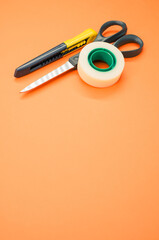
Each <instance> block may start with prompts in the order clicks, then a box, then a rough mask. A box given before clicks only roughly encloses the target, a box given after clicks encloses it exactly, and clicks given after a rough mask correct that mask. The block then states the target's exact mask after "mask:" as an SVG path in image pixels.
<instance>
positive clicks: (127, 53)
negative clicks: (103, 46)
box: [113, 34, 144, 58]
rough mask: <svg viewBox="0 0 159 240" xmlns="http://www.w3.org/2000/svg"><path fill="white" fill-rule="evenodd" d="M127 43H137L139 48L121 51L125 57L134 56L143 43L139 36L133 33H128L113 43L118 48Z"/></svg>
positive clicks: (139, 50) (138, 52) (139, 51)
mask: <svg viewBox="0 0 159 240" xmlns="http://www.w3.org/2000/svg"><path fill="white" fill-rule="evenodd" d="M127 43H137V44H138V45H139V48H137V49H134V50H129V51H121V52H122V54H123V56H124V57H125V58H131V57H135V56H137V55H139V54H140V53H141V51H142V49H143V45H144V43H143V41H142V39H141V38H139V37H138V36H136V35H133V34H128V35H125V36H123V37H121V38H120V39H118V40H117V41H116V42H115V43H114V44H113V45H114V46H115V47H117V48H119V47H121V46H123V45H125V44H127Z"/></svg>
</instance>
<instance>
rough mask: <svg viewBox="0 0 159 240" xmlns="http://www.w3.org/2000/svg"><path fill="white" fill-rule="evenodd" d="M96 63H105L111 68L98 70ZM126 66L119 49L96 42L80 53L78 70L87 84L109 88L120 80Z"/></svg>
mask: <svg viewBox="0 0 159 240" xmlns="http://www.w3.org/2000/svg"><path fill="white" fill-rule="evenodd" d="M94 61H104V62H106V63H107V64H108V65H109V67H108V68H104V69H102V68H98V67H96V66H95V65H94V63H93V62H94ZM124 65H125V61H124V57H123V55H122V53H121V52H120V51H119V49H118V48H116V47H115V46H113V45H111V44H109V43H105V42H94V43H90V44H88V45H86V46H85V47H84V48H83V49H82V51H81V52H80V55H79V61H78V66H77V69H78V73H79V75H80V77H81V78H82V79H83V81H84V82H86V83H87V84H89V85H91V86H94V87H108V86H111V85H113V84H114V83H116V82H117V81H118V80H119V78H120V75H121V73H122V71H123V69H124Z"/></svg>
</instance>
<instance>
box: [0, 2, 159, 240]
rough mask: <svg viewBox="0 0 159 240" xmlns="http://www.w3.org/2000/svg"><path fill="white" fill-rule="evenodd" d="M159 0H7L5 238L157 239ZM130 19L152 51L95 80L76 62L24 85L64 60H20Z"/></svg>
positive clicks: (1, 98)
mask: <svg viewBox="0 0 159 240" xmlns="http://www.w3.org/2000/svg"><path fill="white" fill-rule="evenodd" d="M158 7H159V4H158V1H157V0H151V1H150V0H140V1H138V0H133V1H132V0H129V1H127V0H120V1H119V0H114V1H105V0H99V1H91V0H87V1H86V0H81V1H73V0H69V1H64V0H58V1H53V0H45V1H37V0H35V1H33V0H28V1H20V0H14V1H11V0H6V1H3V2H1V7H0V13H1V14H0V26H1V27H0V29H1V38H0V56H1V57H0V61H1V62H0V79H1V80H0V90H1V93H0V109H1V110H0V111H1V117H0V127H1V131H0V239H1V240H44V239H46V240H51V239H56V240H99V239H100V240H117V239H118V240H134V239H135V240H158V239H159V185H158V184H159V127H158V123H159V77H158V74H159V73H158V69H159V68H158V54H159V51H158V50H159V49H158V38H159V34H158V33H157V31H158V23H159V21H158V20H159V18H158ZM114 19H117V20H122V21H124V22H126V23H127V26H128V33H134V34H136V35H139V36H140V37H141V38H142V39H143V40H144V44H145V45H144V51H143V52H142V54H140V55H139V56H137V57H135V58H133V59H127V60H126V66H125V69H124V72H123V74H122V77H121V79H120V81H119V82H118V83H117V84H115V85H114V86H112V87H109V88H105V89H96V88H93V87H90V86H88V85H86V84H85V83H84V82H83V81H81V79H80V78H79V76H78V73H77V71H73V72H69V73H68V74H65V75H63V76H61V77H59V78H58V79H56V80H55V81H52V82H50V83H49V84H47V85H45V86H43V87H41V88H39V89H37V90H36V91H33V92H30V93H29V94H20V93H19V91H20V90H21V89H23V88H24V87H26V86H27V85H28V84H29V83H31V82H33V81H35V80H37V79H38V78H39V77H41V76H43V75H44V74H46V73H48V72H49V71H52V70H53V69H55V68H56V67H58V66H60V65H61V64H63V63H65V61H66V59H68V56H67V57H65V58H63V59H60V60H58V61H57V62H54V63H52V64H50V65H48V66H46V67H44V68H43V69H41V70H38V71H36V72H34V73H32V74H30V75H28V76H25V77H22V78H19V79H15V78H14V77H13V74H14V70H15V68H16V67H18V66H19V65H21V64H23V63H24V62H26V61H28V60H30V59H32V58H33V57H35V56H37V55H39V54H41V53H43V52H44V51H47V50H49V49H50V48H52V47H53V46H56V45H57V44H59V43H61V42H63V41H65V40H67V39H69V38H72V37H74V36H76V35H77V34H79V33H81V32H82V31H84V30H85V29H87V28H90V27H91V28H93V29H94V30H96V31H98V29H99V27H100V26H101V25H102V24H103V23H104V22H106V21H108V20H114Z"/></svg>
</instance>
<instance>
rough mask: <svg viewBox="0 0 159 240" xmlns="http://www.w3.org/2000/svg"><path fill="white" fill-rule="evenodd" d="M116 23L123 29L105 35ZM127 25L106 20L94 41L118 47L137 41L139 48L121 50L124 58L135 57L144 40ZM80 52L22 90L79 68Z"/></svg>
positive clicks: (139, 51)
mask: <svg viewBox="0 0 159 240" xmlns="http://www.w3.org/2000/svg"><path fill="white" fill-rule="evenodd" d="M114 25H118V26H120V27H121V28H122V29H121V30H120V31H118V32H117V33H115V34H113V35H111V36H107V37H105V36H104V35H103V33H104V32H105V31H106V30H107V29H108V28H109V27H111V26H114ZM126 32H127V25H126V23H124V22H122V21H116V20H113V21H108V22H105V23H104V24H103V25H102V26H101V28H100V29H99V32H98V35H97V37H96V38H95V40H94V42H96V41H101V42H107V43H113V42H114V43H113V45H114V46H115V47H117V48H119V47H120V46H123V45H125V44H127V43H137V44H138V46H139V47H138V48H137V49H133V50H129V51H121V52H122V54H123V56H124V58H131V57H135V56H137V55H139V54H140V53H141V51H142V49H143V41H142V39H141V38H139V37H138V36H136V35H133V34H127V35H126ZM79 54H80V53H78V54H76V55H74V56H72V57H70V58H69V59H68V61H67V62H66V63H65V64H63V65H62V66H60V67H58V68H57V69H55V70H53V71H52V72H50V73H48V74H46V75H45V76H43V77H41V78H39V79H38V80H37V81H35V82H33V83H31V84H30V85H28V86H27V87H25V88H24V89H23V90H21V91H20V92H22V93H23V92H27V91H30V90H33V89H35V88H37V87H38V86H40V85H42V84H44V83H46V82H48V81H50V80H52V79H54V78H55V77H57V76H59V75H61V74H63V73H64V72H67V71H69V70H71V69H77V64H78V59H79Z"/></svg>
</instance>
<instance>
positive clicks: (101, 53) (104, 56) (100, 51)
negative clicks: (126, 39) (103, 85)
mask: <svg viewBox="0 0 159 240" xmlns="http://www.w3.org/2000/svg"><path fill="white" fill-rule="evenodd" d="M94 61H103V62H105V63H107V64H108V65H109V67H108V68H98V67H96V66H95V65H94V63H93V62H94ZM88 62H89V64H90V65H91V66H92V68H94V69H95V70H97V71H100V72H107V71H110V70H112V69H113V68H114V67H115V65H116V57H115V55H114V54H113V53H112V52H111V51H109V50H108V49H105V48H96V49H94V50H92V51H91V52H90V53H89V55H88Z"/></svg>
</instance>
